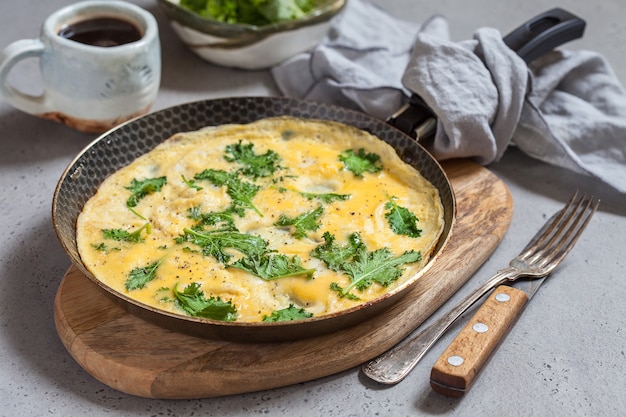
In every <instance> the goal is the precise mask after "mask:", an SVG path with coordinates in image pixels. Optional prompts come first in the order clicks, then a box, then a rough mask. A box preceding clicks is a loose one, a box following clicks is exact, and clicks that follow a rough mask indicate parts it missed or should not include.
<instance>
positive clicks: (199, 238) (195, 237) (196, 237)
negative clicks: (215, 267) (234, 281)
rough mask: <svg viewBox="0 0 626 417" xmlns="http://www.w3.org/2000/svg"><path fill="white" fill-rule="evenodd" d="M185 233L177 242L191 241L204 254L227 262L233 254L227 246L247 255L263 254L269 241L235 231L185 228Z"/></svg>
mask: <svg viewBox="0 0 626 417" xmlns="http://www.w3.org/2000/svg"><path fill="white" fill-rule="evenodd" d="M184 232H185V234H184V235H183V236H180V237H178V238H177V239H176V243H183V242H191V243H194V244H196V245H198V246H200V248H202V254H203V255H205V256H213V257H214V258H215V259H217V260H218V261H219V262H222V263H227V262H228V261H230V259H231V258H232V255H231V254H230V253H228V252H227V251H226V249H227V248H232V249H236V250H238V251H239V252H241V253H243V254H244V255H246V256H261V255H263V254H264V253H265V252H266V251H267V245H268V243H267V242H266V241H265V240H263V239H262V238H261V237H259V236H255V235H250V234H246V233H240V232H234V231H226V232H223V231H217V232H210V231H203V232H199V231H196V230H192V229H184Z"/></svg>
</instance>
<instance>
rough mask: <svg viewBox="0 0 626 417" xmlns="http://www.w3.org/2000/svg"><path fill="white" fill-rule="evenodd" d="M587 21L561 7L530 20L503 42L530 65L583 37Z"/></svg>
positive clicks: (507, 36)
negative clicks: (561, 46) (552, 51)
mask: <svg viewBox="0 0 626 417" xmlns="http://www.w3.org/2000/svg"><path fill="white" fill-rule="evenodd" d="M585 25H586V23H585V21H584V20H582V19H581V18H579V17H578V16H575V15H573V14H572V13H570V12H568V11H566V10H563V9H561V8H558V7H557V8H554V9H552V10H548V11H547V12H544V13H542V14H540V15H538V16H535V17H534V18H532V19H530V20H529V21H527V22H526V23H524V24H522V25H521V26H520V27H518V28H517V29H515V30H514V31H513V32H511V33H509V34H508V35H506V36H505V37H504V39H503V40H504V43H505V44H506V45H507V46H508V47H509V48H511V49H512V50H514V51H515V52H516V53H517V54H518V55H519V56H520V57H521V58H522V59H523V60H524V61H526V63H527V64H529V63H530V62H532V61H534V60H535V59H537V58H539V57H540V56H541V55H543V54H545V53H548V52H550V51H551V50H553V49H554V48H556V47H557V46H560V45H562V44H564V43H567V42H569V41H572V40H575V39H578V38H580V37H582V36H583V33H584V31H585Z"/></svg>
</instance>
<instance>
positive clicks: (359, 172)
mask: <svg viewBox="0 0 626 417" xmlns="http://www.w3.org/2000/svg"><path fill="white" fill-rule="evenodd" d="M339 160H340V161H341V162H343V163H344V165H345V167H346V169H348V170H349V171H352V172H353V173H354V175H356V176H357V177H362V176H363V173H365V172H370V173H373V174H374V173H377V172H379V171H380V170H382V169H383V167H382V165H381V164H380V156H378V155H377V154H375V153H366V152H365V149H363V148H360V149H359V150H358V151H357V152H356V153H354V151H353V150H352V149H347V150H345V151H343V152H342V153H341V154H340V155H339Z"/></svg>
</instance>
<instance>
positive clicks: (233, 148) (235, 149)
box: [224, 141, 280, 178]
mask: <svg viewBox="0 0 626 417" xmlns="http://www.w3.org/2000/svg"><path fill="white" fill-rule="evenodd" d="M253 147H254V144H253V143H248V144H246V145H244V144H242V143H241V141H239V143H237V144H235V145H228V146H227V147H226V155H224V159H226V160H227V161H228V162H237V163H239V164H241V165H243V168H241V169H240V170H239V171H240V172H241V173H242V174H243V175H245V176H247V177H251V178H258V177H269V176H270V175H272V174H273V173H274V172H276V171H277V170H278V169H280V165H278V163H279V162H280V156H279V155H278V154H277V153H276V152H274V151H272V150H268V151H267V152H266V153H264V154H255V153H254V149H253Z"/></svg>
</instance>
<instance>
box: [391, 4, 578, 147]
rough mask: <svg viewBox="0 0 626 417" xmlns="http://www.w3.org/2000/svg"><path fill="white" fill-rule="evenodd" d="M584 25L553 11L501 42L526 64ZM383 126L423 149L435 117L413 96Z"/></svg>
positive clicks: (431, 135) (574, 36) (430, 136)
mask: <svg viewBox="0 0 626 417" xmlns="http://www.w3.org/2000/svg"><path fill="white" fill-rule="evenodd" d="M585 25H586V23H585V21H584V20H582V19H581V18H579V17H577V16H575V15H573V14H572V13H570V12H568V11H566V10H563V9H560V8H554V9H552V10H548V11H547V12H544V13H541V14H539V15H537V16H535V17H533V18H532V19H530V20H528V21H527V22H526V23H524V24H522V25H521V26H520V27H518V28H517V29H515V30H514V31H513V32H511V33H509V34H508V35H506V36H505V37H504V38H503V40H504V43H505V44H506V45H507V46H508V47H509V48H511V49H512V50H514V51H515V52H516V53H517V54H518V55H519V56H520V57H521V58H522V59H523V60H524V61H525V62H526V63H527V64H529V63H530V62H532V61H533V60H535V59H537V58H539V57H540V56H541V55H543V54H545V53H547V52H550V51H551V50H553V49H554V48H556V47H557V46H560V45H562V44H564V43H567V42H569V41H572V40H574V39H577V38H580V37H582V35H583V32H584V31H585ZM387 123H389V124H390V125H391V126H393V127H395V128H397V129H400V130H401V131H403V132H404V133H406V134H407V135H409V136H410V137H412V138H413V139H416V140H417V141H418V142H420V143H421V144H422V145H426V146H427V145H428V143H429V141H432V140H433V139H434V137H435V132H436V126H437V115H436V114H435V113H434V112H433V111H432V109H431V108H430V107H429V106H428V104H426V102H425V101H424V100H422V98H421V97H419V96H418V95H417V94H413V95H412V96H411V99H410V101H409V102H408V103H407V104H405V105H404V106H403V107H402V108H400V109H399V110H397V111H396V112H395V113H394V114H392V115H391V116H390V117H389V118H388V119H387Z"/></svg>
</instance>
